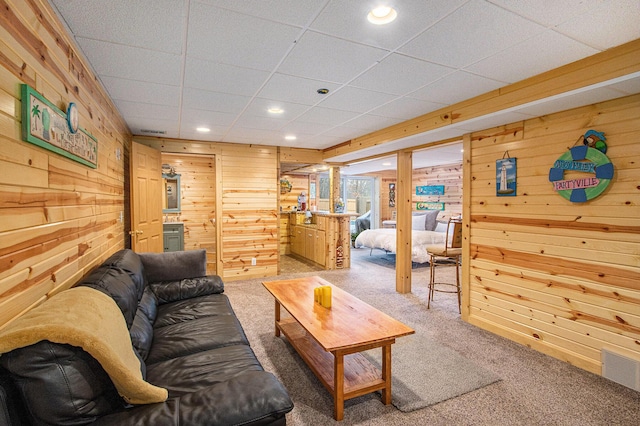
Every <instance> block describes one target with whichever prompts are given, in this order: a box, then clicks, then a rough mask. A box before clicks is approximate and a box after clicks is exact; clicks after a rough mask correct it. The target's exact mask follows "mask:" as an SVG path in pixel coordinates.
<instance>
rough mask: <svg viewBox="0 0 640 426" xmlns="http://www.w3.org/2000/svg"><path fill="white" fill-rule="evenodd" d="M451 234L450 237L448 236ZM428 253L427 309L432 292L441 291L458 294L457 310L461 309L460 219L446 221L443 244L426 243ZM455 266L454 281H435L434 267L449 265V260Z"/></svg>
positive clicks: (431, 298) (429, 305)
mask: <svg viewBox="0 0 640 426" xmlns="http://www.w3.org/2000/svg"><path fill="white" fill-rule="evenodd" d="M450 235H451V237H449V236H450ZM427 252H428V253H429V272H430V277H429V297H428V299H427V309H429V308H430V307H431V301H432V300H433V294H434V292H436V291H438V292H441V293H457V294H458V311H459V312H460V313H462V310H461V304H462V303H461V300H460V259H461V258H462V219H460V218H455V219H453V218H451V219H449V221H448V222H447V232H446V237H445V242H444V244H439V245H428V246H427ZM452 260H453V263H454V264H455V267H456V282H455V283H445V282H436V267H437V266H445V265H446V266H451V261H452ZM436 285H446V286H453V287H455V288H454V289H453V290H448V289H441V288H436Z"/></svg>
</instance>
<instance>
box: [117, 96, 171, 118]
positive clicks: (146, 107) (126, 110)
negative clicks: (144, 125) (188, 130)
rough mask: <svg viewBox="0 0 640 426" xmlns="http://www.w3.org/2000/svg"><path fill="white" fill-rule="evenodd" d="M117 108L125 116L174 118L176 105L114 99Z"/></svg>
mask: <svg viewBox="0 0 640 426" xmlns="http://www.w3.org/2000/svg"><path fill="white" fill-rule="evenodd" d="M115 104H116V106H117V107H118V110H119V111H120V112H121V113H122V114H123V115H126V116H127V117H133V118H151V119H154V120H168V121H171V120H175V117H177V116H178V111H179V109H178V107H177V106H169V105H158V104H143V103H141V102H130V101H115Z"/></svg>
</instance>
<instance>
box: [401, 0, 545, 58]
mask: <svg viewBox="0 0 640 426" xmlns="http://www.w3.org/2000/svg"><path fill="white" fill-rule="evenodd" d="M542 31H544V27H542V26H541V25H538V24H536V23H534V22H531V21H528V20H526V19H524V18H522V17H520V16H518V15H516V14H513V13H511V12H508V11H506V10H504V9H501V8H499V7H497V6H494V5H492V4H490V3H486V2H484V1H481V0H471V1H470V2H468V3H467V4H465V5H464V6H463V7H461V8H460V9H458V10H456V11H455V12H454V13H452V14H451V15H449V16H447V17H446V18H445V19H443V20H442V21H440V22H438V23H437V24H436V25H434V26H433V27H431V28H429V29H428V30H427V31H425V32H424V33H422V34H421V35H420V36H418V37H416V38H415V39H414V40H412V41H410V42H409V43H407V44H406V45H405V46H404V47H402V48H401V49H400V52H402V53H406V54H408V55H410V56H414V57H416V58H421V59H425V60H427V61H431V62H435V63H438V64H441V65H446V66H450V67H454V68H462V67H465V66H467V65H469V64H472V63H474V62H477V61H479V60H480V59H483V58H486V57H487V56H491V55H493V54H496V53H497V52H499V51H501V50H504V49H506V48H508V47H510V46H512V45H514V44H516V43H518V42H521V41H523V40H526V39H527V38H530V37H533V36H535V35H536V34H539V33H541V32H542Z"/></svg>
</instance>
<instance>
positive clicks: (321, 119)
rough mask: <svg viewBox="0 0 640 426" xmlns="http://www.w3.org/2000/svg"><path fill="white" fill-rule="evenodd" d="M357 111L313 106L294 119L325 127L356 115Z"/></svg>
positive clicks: (340, 122)
mask: <svg viewBox="0 0 640 426" xmlns="http://www.w3.org/2000/svg"><path fill="white" fill-rule="evenodd" d="M357 116H358V113H356V112H352V111H342V110H338V109H331V108H322V107H314V108H311V109H310V110H309V111H307V112H305V113H304V114H302V115H301V116H300V117H298V118H297V120H296V121H298V122H302V123H319V124H323V125H325V126H326V127H331V126H337V125H339V124H342V123H344V122H345V121H348V120H351V119H352V118H354V117H357Z"/></svg>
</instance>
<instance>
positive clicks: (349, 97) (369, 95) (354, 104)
mask: <svg viewBox="0 0 640 426" xmlns="http://www.w3.org/2000/svg"><path fill="white" fill-rule="evenodd" d="M396 98H397V96H395V95H390V94H388V93H380V92H374V91H371V90H365V89H360V88H357V87H351V86H345V87H343V88H342V89H340V90H338V91H337V92H334V93H333V94H329V96H328V97H326V98H325V99H324V100H323V101H322V103H321V104H320V106H322V107H325V108H333V109H340V110H345V111H355V112H361V113H362V112H367V111H369V110H371V109H374V108H376V107H377V106H378V105H380V104H385V103H387V102H390V101H392V100H394V99H396Z"/></svg>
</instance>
